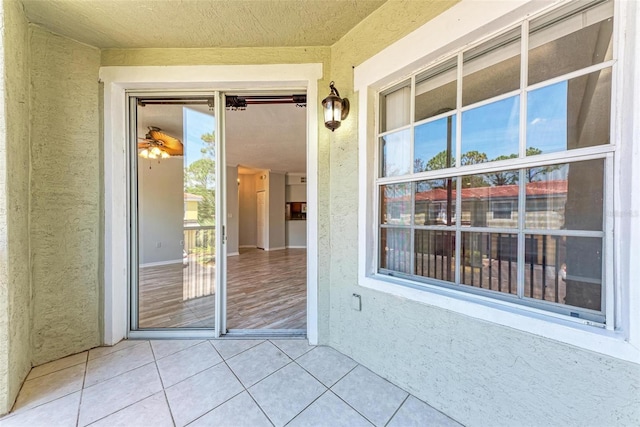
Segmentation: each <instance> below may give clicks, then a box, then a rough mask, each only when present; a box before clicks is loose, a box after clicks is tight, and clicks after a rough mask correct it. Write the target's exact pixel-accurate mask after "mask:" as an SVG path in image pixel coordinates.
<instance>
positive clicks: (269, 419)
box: [224, 360, 286, 426]
mask: <svg viewBox="0 0 640 427" xmlns="http://www.w3.org/2000/svg"><path fill="white" fill-rule="evenodd" d="M224 364H225V365H227V368H229V370H230V371H231V373H232V374H233V376H234V377H236V379H237V380H238V382H239V383H240V385H241V386H242V388H243V389H244V391H246V392H247V395H248V396H249V398H250V399H251V400H253V402H254V403H255V404H256V406H257V407H258V409H260V412H262V413H263V414H264V416H265V417H266V418H267V421H269V422H270V423H271V425H272V426H275V425H276V424H275V423H274V422H273V421H271V418H269V415H267V413H266V412H265V411H264V409H262V406H260V404H259V403H258V402H257V401H256V399H254V398H253V395H252V394H251V392H250V391H249V389H248V388H246V387H245V386H244V384H243V383H242V381H240V378H238V376H237V375H236V373H235V372H234V371H233V369H231V366H229V364H227V361H226V360H225V361H224ZM285 366H286V365H285ZM265 378H266V377H265ZM258 382H260V381H258ZM256 384H258V383H256ZM254 385H255V384H254ZM251 387H253V386H251ZM238 394H240V393H238ZM236 396H237V395H236Z"/></svg>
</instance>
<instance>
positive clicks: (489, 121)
mask: <svg viewBox="0 0 640 427" xmlns="http://www.w3.org/2000/svg"><path fill="white" fill-rule="evenodd" d="M519 98H520V96H519V95H518V96H514V97H512V98H507V99H503V100H501V101H497V102H493V103H491V104H487V105H483V106H481V107H477V108H474V109H472V110H468V111H465V112H464V113H462V154H464V153H467V152H469V151H479V152H481V153H485V154H486V155H487V159H488V160H492V159H495V158H496V157H498V156H501V155H505V156H508V155H510V154H518V140H519V133H520V130H519V118H520V102H519Z"/></svg>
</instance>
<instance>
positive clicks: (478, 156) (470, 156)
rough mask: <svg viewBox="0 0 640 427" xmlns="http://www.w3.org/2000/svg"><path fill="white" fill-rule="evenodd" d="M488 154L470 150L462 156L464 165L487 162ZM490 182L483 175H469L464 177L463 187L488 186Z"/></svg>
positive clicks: (461, 160)
mask: <svg viewBox="0 0 640 427" xmlns="http://www.w3.org/2000/svg"><path fill="white" fill-rule="evenodd" d="M486 161H487V155H486V154H485V153H481V152H479V151H475V150H474V151H468V152H466V153H464V154H463V155H462V157H461V158H460V163H461V165H462V166H467V165H475V164H478V163H485V162H486ZM489 185H490V184H489V182H488V181H486V180H485V179H484V177H483V176H482V175H467V176H463V177H462V188H475V187H488V186H489Z"/></svg>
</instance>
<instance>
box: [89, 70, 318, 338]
mask: <svg viewBox="0 0 640 427" xmlns="http://www.w3.org/2000/svg"><path fill="white" fill-rule="evenodd" d="M322 72H323V70H322V64H320V63H313V64H271V65H198V66H166V67H165V66H141V67H135V66H132V67H101V68H100V72H99V77H100V81H102V82H103V83H104V209H105V218H104V229H105V236H104V265H105V267H104V331H103V332H104V338H103V343H104V344H106V345H113V344H115V343H117V342H118V341H120V340H122V339H123V338H125V337H126V336H127V333H128V328H129V325H128V317H129V313H128V277H129V254H128V251H127V250H123V248H128V215H129V201H128V197H129V196H128V189H127V185H128V182H127V176H128V161H127V159H128V150H127V129H126V114H127V105H126V102H125V99H126V96H125V94H126V91H140V90H155V91H165V90H168V91H170V90H185V89H189V90H203V91H205V90H206V91H209V92H213V91H216V90H221V91H229V90H260V89H273V90H276V89H277V90H281V89H283V90H291V89H297V90H300V89H306V91H307V98H308V99H309V100H311V102H309V103H307V180H308V181H307V204H308V206H309V207H310V209H309V212H308V213H307V221H308V225H309V226H308V227H307V242H308V246H309V248H308V256H307V337H308V339H309V342H310V343H311V344H317V342H318V214H317V209H314V208H313V207H317V205H318V203H317V201H318V117H319V116H318V103H317V102H316V100H317V99H318V80H319V79H321V78H322Z"/></svg>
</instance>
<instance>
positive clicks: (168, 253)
mask: <svg viewBox="0 0 640 427" xmlns="http://www.w3.org/2000/svg"><path fill="white" fill-rule="evenodd" d="M216 96H217V94H213V93H211V94H185V95H176V94H171V95H167V94H130V96H129V103H130V104H129V106H130V108H129V111H130V120H129V121H130V126H129V128H130V142H131V143H130V146H131V153H130V156H129V159H130V164H131V175H130V181H131V182H130V184H131V185H130V189H131V207H132V209H131V233H130V240H131V245H130V248H131V267H132V268H131V269H130V271H131V295H130V301H131V319H130V326H131V328H130V329H131V330H140V331H144V330H146V331H150V330H166V329H209V330H213V329H214V328H216V326H218V325H217V323H218V322H216V316H219V314H220V313H219V311H220V310H219V309H217V307H219V304H220V301H219V300H217V299H219V298H220V295H219V294H220V292H219V289H220V287H221V286H220V285H221V282H222V271H223V270H224V268H223V266H222V264H221V261H222V260H223V259H224V257H223V256H221V253H220V252H221V251H222V250H223V249H222V243H223V242H222V233H223V230H222V229H221V228H222V226H223V224H220V223H219V221H217V219H218V218H219V214H217V213H218V212H220V211H221V209H222V208H223V206H220V200H221V197H222V195H221V194H220V191H219V187H220V186H219V184H220V183H221V181H222V178H223V177H222V176H221V174H220V171H219V164H218V161H217V160H218V158H219V151H220V142H219V141H218V139H219V137H220V135H219V120H218V114H217V111H216V108H217V106H218V103H217V102H216Z"/></svg>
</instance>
